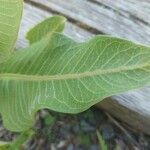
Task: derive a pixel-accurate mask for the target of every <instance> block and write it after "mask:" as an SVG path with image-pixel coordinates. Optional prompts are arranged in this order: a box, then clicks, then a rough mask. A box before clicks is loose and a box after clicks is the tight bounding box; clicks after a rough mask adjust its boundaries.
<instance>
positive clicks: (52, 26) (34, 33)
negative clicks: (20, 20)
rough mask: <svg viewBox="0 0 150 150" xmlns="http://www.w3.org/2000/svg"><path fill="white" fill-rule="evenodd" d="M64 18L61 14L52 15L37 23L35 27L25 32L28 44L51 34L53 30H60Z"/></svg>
mask: <svg viewBox="0 0 150 150" xmlns="http://www.w3.org/2000/svg"><path fill="white" fill-rule="evenodd" d="M65 22H66V18H64V17H62V16H53V17H51V18H48V19H46V20H44V21H43V22H41V23H39V24H38V25H37V26H36V27H34V28H33V29H31V30H30V31H29V32H28V33H27V39H28V40H29V42H30V44H32V43H34V42H37V41H39V40H41V39H42V38H43V37H45V36H46V35H47V36H48V35H52V34H53V33H55V32H62V31H63V29H64V27H65Z"/></svg>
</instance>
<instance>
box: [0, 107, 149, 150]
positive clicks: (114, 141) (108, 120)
mask: <svg viewBox="0 0 150 150" xmlns="http://www.w3.org/2000/svg"><path fill="white" fill-rule="evenodd" d="M34 130H35V131H36V135H34V136H33V138H32V139H31V140H30V141H28V142H26V143H25V144H24V146H23V147H22V150H100V149H101V145H100V143H99V141H98V138H97V134H96V131H98V132H99V133H100V134H101V136H102V137H103V140H104V141H105V143H106V145H107V146H108V149H109V150H150V136H148V135H145V134H143V133H139V132H138V131H136V130H135V129H133V128H131V127H129V126H128V125H126V124H124V123H123V122H120V121H118V120H117V119H115V118H113V117H112V116H110V115H109V114H107V113H106V112H104V111H102V110H99V109H97V108H91V109H90V110H88V111H85V112H83V113H80V114H78V115H69V114H59V113H55V112H51V111H48V110H42V111H40V112H39V113H38V114H37V123H36V125H35V128H34ZM17 136H18V134H16V133H12V132H9V131H7V130H5V129H4V127H3V125H2V120H1V121H0V140H1V141H10V140H14V139H15V138H16V137H17ZM102 150H103V149H102Z"/></svg>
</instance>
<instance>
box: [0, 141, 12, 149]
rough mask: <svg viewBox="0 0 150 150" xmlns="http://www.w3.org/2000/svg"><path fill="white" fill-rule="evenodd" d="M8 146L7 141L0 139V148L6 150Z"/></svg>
mask: <svg viewBox="0 0 150 150" xmlns="http://www.w3.org/2000/svg"><path fill="white" fill-rule="evenodd" d="M9 147H10V143H9V142H3V141H0V150H8V149H9Z"/></svg>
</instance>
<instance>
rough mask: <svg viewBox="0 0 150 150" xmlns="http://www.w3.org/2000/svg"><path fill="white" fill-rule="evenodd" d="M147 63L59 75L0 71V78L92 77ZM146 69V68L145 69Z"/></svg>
mask: <svg viewBox="0 0 150 150" xmlns="http://www.w3.org/2000/svg"><path fill="white" fill-rule="evenodd" d="M149 66H150V64H149V63H145V64H142V65H133V66H123V67H119V68H115V69H98V70H95V71H92V72H88V71H87V72H82V73H73V74H63V75H62V74H60V75H25V74H15V73H1V74H0V80H4V79H9V80H11V79H13V80H23V81H51V80H67V79H78V78H85V77H93V76H99V75H105V74H112V73H119V72H123V71H131V70H136V69H142V68H145V67H149ZM145 71H146V70H145Z"/></svg>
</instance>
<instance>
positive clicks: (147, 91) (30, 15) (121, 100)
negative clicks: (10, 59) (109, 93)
mask: <svg viewBox="0 0 150 150" xmlns="http://www.w3.org/2000/svg"><path fill="white" fill-rule="evenodd" d="M51 15H52V13H50V11H47V10H46V11H44V10H42V9H40V7H39V6H37V8H36V7H33V6H31V5H29V4H25V11H24V15H23V21H22V25H21V31H20V34H19V40H18V44H17V47H22V46H23V47H25V46H26V45H27V41H26V40H25V38H24V37H25V34H26V32H27V31H28V30H29V28H31V27H33V26H34V25H35V24H37V23H38V22H40V21H41V20H43V19H45V18H47V17H49V16H51ZM86 30H87V28H86ZM86 30H84V29H81V28H80V27H79V25H74V24H73V23H71V22H68V23H67V25H66V29H65V34H66V35H68V36H70V37H73V38H74V39H76V40H79V41H84V40H86V39H88V38H90V37H91V36H93V34H92V33H90V32H87V31H86ZM118 34H119V32H118ZM143 36H144V35H143ZM145 41H146V38H145ZM149 100H150V88H149V87H147V88H144V89H141V90H136V91H132V92H127V93H125V94H121V95H118V96H113V97H112V98H111V100H110V99H109V100H107V101H103V102H102V103H100V106H101V107H102V108H103V109H106V110H107V111H109V112H110V113H113V115H115V116H116V117H118V118H120V119H122V120H124V121H126V122H127V123H129V124H131V125H133V126H136V127H137V124H138V123H139V125H138V126H139V127H138V128H139V129H141V130H143V131H145V132H147V133H149V134H150V129H149V128H148V126H149V125H150V109H149V108H150V101H149ZM112 106H113V107H112ZM131 114H132V115H131ZM125 116H126V117H125ZM131 118H132V121H131Z"/></svg>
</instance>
